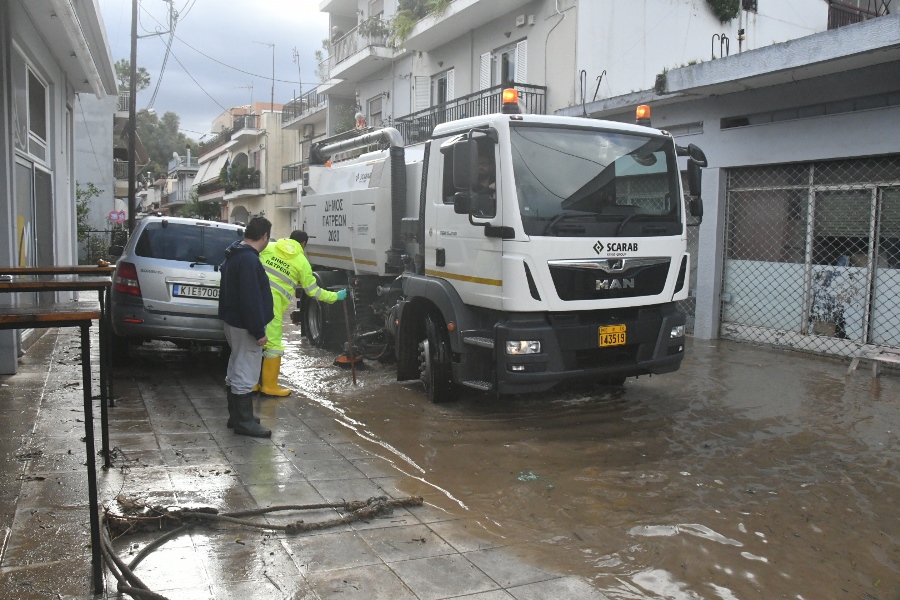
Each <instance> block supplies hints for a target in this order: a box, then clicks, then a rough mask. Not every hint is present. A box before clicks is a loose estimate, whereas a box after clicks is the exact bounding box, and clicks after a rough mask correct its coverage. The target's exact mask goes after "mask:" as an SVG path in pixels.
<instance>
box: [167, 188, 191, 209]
mask: <svg viewBox="0 0 900 600" xmlns="http://www.w3.org/2000/svg"><path fill="white" fill-rule="evenodd" d="M187 202H188V198H187V195H186V194H183V193H179V192H177V191H175V192H171V193H169V194H166V195H165V196H163V201H162V205H163V206H168V207H173V208H177V207H179V206H184V205H185V204H187Z"/></svg>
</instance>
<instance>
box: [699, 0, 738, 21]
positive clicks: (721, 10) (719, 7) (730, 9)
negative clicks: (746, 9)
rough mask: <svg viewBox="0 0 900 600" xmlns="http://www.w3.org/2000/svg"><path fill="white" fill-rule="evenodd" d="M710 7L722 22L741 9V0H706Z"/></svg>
mask: <svg viewBox="0 0 900 600" xmlns="http://www.w3.org/2000/svg"><path fill="white" fill-rule="evenodd" d="M706 1H707V2H709V5H710V6H711V7H712V10H713V13H714V14H715V15H716V16H717V17H718V18H719V20H720V21H721V22H723V23H725V22H726V21H730V20H732V19H733V18H735V17H736V16H738V13H740V11H741V0H706Z"/></svg>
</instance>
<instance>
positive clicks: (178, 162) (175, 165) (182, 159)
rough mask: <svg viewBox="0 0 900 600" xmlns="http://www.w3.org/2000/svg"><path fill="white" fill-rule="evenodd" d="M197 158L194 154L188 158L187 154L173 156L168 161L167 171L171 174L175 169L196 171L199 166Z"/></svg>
mask: <svg viewBox="0 0 900 600" xmlns="http://www.w3.org/2000/svg"><path fill="white" fill-rule="evenodd" d="M199 166H200V165H199V159H198V158H197V157H196V156H191V157H190V158H188V157H187V156H179V157H178V158H173V159H172V160H170V161H169V167H168V173H169V174H172V173H174V172H175V171H184V170H187V171H191V170H193V171H196V170H197V169H198V168H199Z"/></svg>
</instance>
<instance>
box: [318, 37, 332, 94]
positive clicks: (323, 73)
mask: <svg viewBox="0 0 900 600" xmlns="http://www.w3.org/2000/svg"><path fill="white" fill-rule="evenodd" d="M328 48H329V44H328V39H327V38H325V39H323V40H322V49H321V50H316V54H315V56H316V77H318V78H319V83H325V82H326V81H328Z"/></svg>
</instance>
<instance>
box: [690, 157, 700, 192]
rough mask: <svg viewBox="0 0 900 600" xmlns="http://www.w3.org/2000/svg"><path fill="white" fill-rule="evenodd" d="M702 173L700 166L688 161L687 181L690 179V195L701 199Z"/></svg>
mask: <svg viewBox="0 0 900 600" xmlns="http://www.w3.org/2000/svg"><path fill="white" fill-rule="evenodd" d="M702 177H703V175H702V173H701V172H700V165H698V164H697V163H695V162H694V161H693V160H688V164H687V179H688V193H689V194H690V195H691V196H693V197H694V198H699V197H700V188H701V186H702V183H703V180H702Z"/></svg>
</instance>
